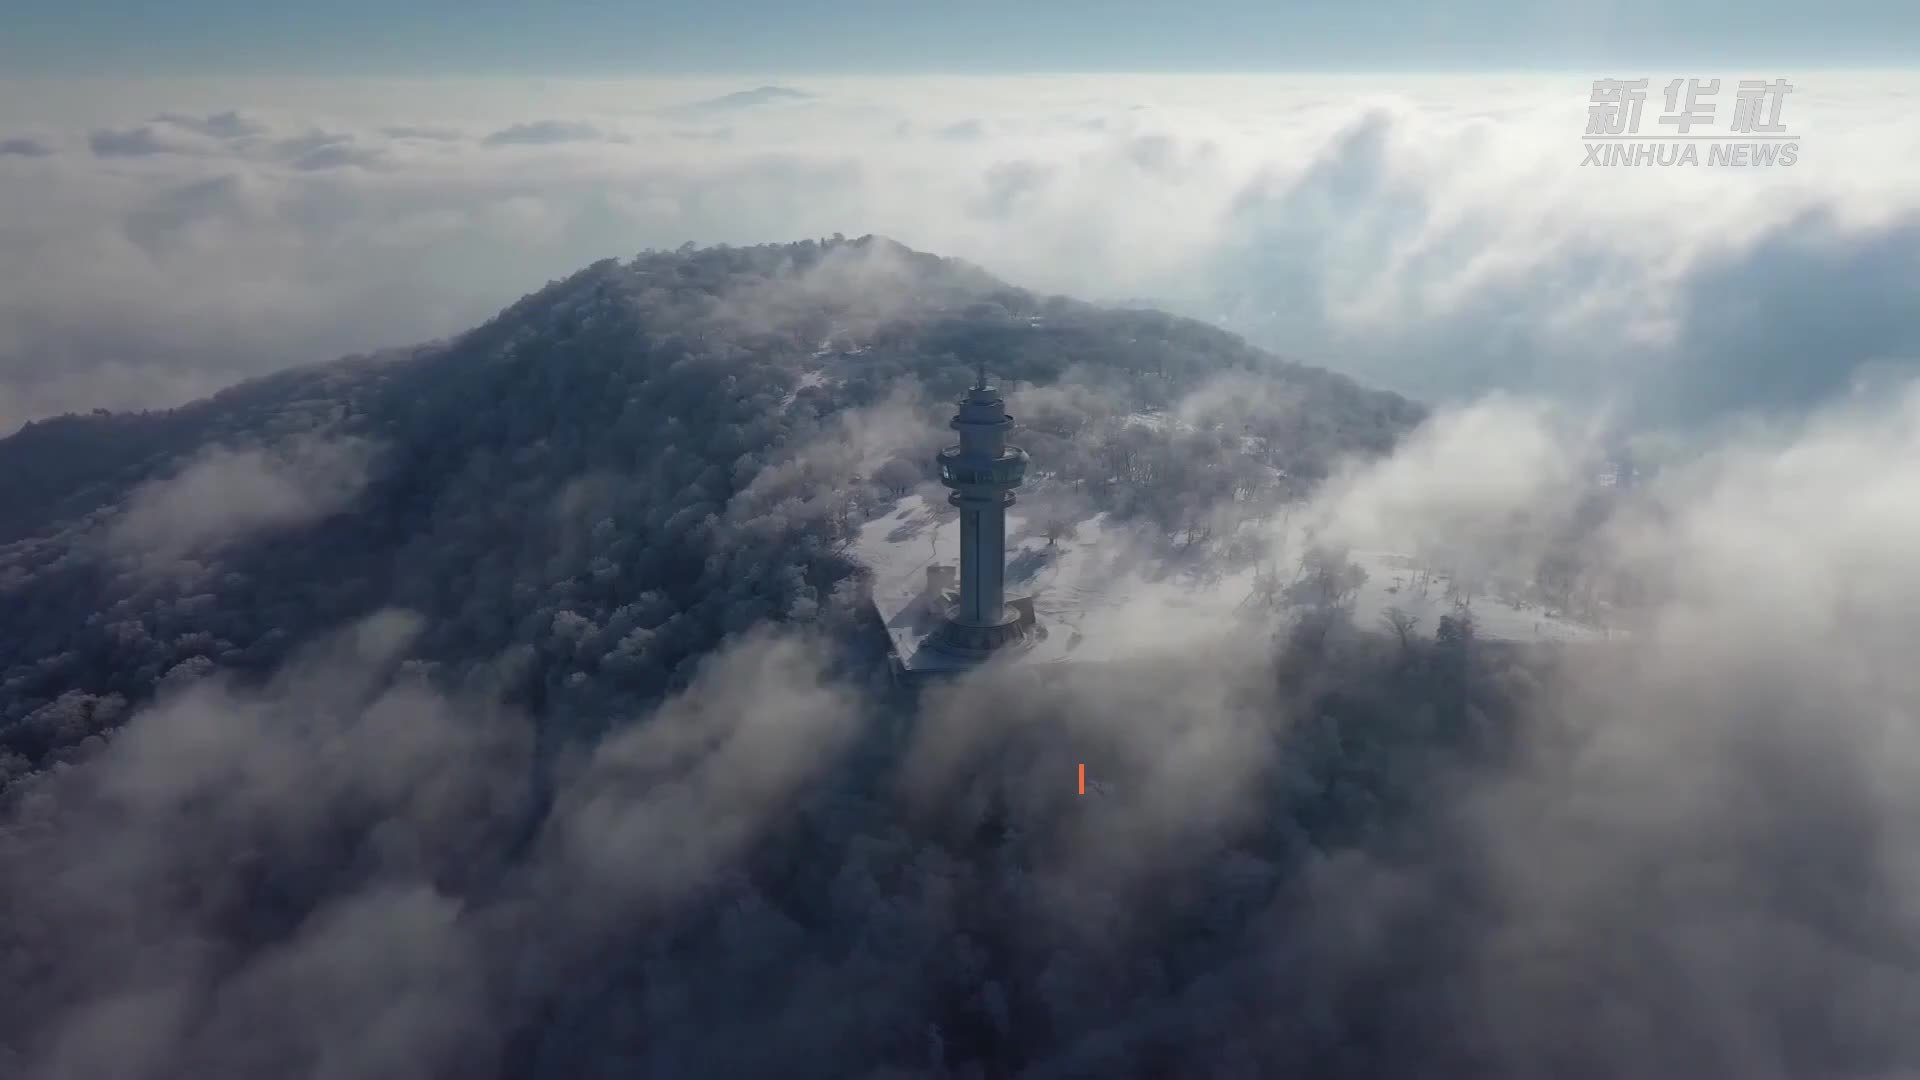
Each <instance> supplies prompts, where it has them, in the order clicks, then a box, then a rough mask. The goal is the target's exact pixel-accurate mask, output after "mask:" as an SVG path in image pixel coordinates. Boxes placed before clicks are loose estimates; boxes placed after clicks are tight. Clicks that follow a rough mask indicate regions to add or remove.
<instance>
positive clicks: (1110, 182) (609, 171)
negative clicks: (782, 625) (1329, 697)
mask: <svg viewBox="0 0 1920 1080" xmlns="http://www.w3.org/2000/svg"><path fill="white" fill-rule="evenodd" d="M1603 75H1613V76H1620V77H1636V76H1647V77H1650V78H1651V79H1652V80H1653V83H1654V87H1655V89H1654V93H1653V94H1652V96H1651V97H1650V99H1649V102H1648V105H1647V110H1646V116H1645V117H1644V130H1646V131H1648V132H1653V131H1655V130H1656V129H1658V128H1659V124H1658V122H1657V116H1658V114H1659V112H1660V102H1659V97H1660V95H1659V92H1658V91H1659V87H1660V85H1661V83H1662V82H1663V81H1664V80H1666V79H1668V78H1671V77H1681V76H1687V77H1694V76H1697V77H1701V78H1710V77H1719V78H1722V79H1723V80H1725V81H1724V83H1723V85H1724V86H1725V87H1726V90H1724V91H1723V93H1722V95H1721V97H1720V98H1719V100H1718V102H1717V104H1718V106H1719V109H1720V114H1721V122H1722V123H1724V120H1725V115H1726V113H1727V112H1728V110H1729V109H1730V107H1731V103H1730V101H1729V100H1728V95H1729V94H1730V93H1731V87H1732V85H1733V82H1734V81H1737V80H1739V79H1747V78H1761V79H1766V78H1773V77H1775V76H1781V77H1786V78H1788V79H1789V81H1790V82H1792V83H1793V84H1794V86H1795V90H1794V92H1793V93H1792V94H1791V95H1790V96H1789V97H1788V98H1787V100H1786V105H1785V108H1784V110H1783V112H1782V118H1783V122H1784V123H1785V124H1786V125H1787V127H1788V128H1789V130H1790V131H1792V132H1795V133H1797V134H1799V135H1800V136H1801V138H1802V140H1803V144H1802V146H1803V150H1804V152H1803V153H1802V154H1801V155H1800V158H1799V161H1798V163H1797V164H1795V165H1794V166H1792V167H1790V168H1785V167H1775V168H1767V169H1760V168H1750V169H1727V168H1707V167H1701V168H1677V169H1675V168H1644V169H1630V168H1627V169H1623V168H1584V167H1582V164H1581V154H1580V149H1581V148H1580V145H1579V143H1580V137H1581V134H1582V132H1583V131H1584V130H1585V124H1586V110H1587V108H1588V101H1587V98H1588V95H1589V90H1590V86H1591V81H1592V79H1594V78H1596V77H1600V76H1603ZM10 85H12V86H13V87H15V88H16V89H17V92H14V93H9V94H6V95H0V243H4V244H5V245H6V250H7V251H8V252H9V254H10V257H9V258H8V259H7V260H5V262H4V264H0V427H4V428H6V429H9V430H11V429H12V428H14V427H17V426H18V425H19V424H21V423H23V422H25V421H26V420H29V419H34V418H39V417H44V416H48V415H52V414H56V413H59V412H64V411H71V410H79V411H86V410H89V409H92V408H95V407H106V408H116V409H127V408H142V407H157V406H164V405H175V404H181V403H184V402H186V401H189V400H192V399H194V398H197V397H201V396H204V395H205V394H207V393H211V392H212V391H214V390H217V389H220V388H222V387H224V386H227V385H230V384H232V383H233V382H236V381H238V380H239V379H242V378H244V377H248V376H251V375H256V374H261V373H264V372H268V371H272V370H279V369H282V368H285V367H287V366H290V365H294V364H298V363H310V362H318V361H323V360H328V359H332V358H334V357H337V356H340V355H343V354H347V353H354V352H367V351H371V350H374V349H377V348H385V347H391V346H395V345H400V344H405V343H410V342H418V341H427V340H434V339H438V338H441V337H445V336H449V335H452V334H456V333H459V332H461V331H463V330H465V329H467V328H468V327H470V326H472V325H474V324H475V323H477V322H479V321H481V320H482V319H484V318H485V317H487V316H488V315H489V314H491V313H492V312H493V311H495V310H497V309H498V308H499V307H500V306H502V305H503V304H505V303H507V302H508V301H510V300H511V299H512V298H513V297H515V296H518V295H521V294H522V293H524V292H526V291H527V290H529V289H531V288H534V287H536V286H537V285H538V284H539V283H540V282H542V281H544V280H547V279H549V278H555V277H560V276H564V275H566V274H568V273H571V272H572V271H574V270H576V269H578V268H579V267H581V266H584V265H587V264H588V263H590V262H592V261H594V260H595V259H599V258H604V257H607V256H609V255H617V254H626V253H631V252H635V251H639V250H642V249H645V248H648V247H656V248H674V247H678V246H679V245H680V244H681V243H683V242H685V241H687V240H689V239H693V240H696V241H698V242H701V243H712V242H727V243H734V244H752V243H761V242H765V241H767V240H769V239H778V238H786V237H791V236H796V235H812V236H826V235H831V234H833V233H835V232H845V233H848V234H850V235H858V234H863V233H868V232H878V233H882V234H885V235H888V236H892V237H894V238H895V239H898V240H900V241H902V242H904V243H907V244H909V245H911V246H914V247H916V248H919V249H921V250H928V251H937V252H940V253H942V254H947V255H954V256H959V257H963V258H966V259H969V260H970V261H972V262H974V263H976V264H978V265H981V266H982V267H984V268H986V269H988V270H989V271H991V272H994V273H996V274H998V275H1000V276H1002V277H1003V278H1005V279H1006V280H1009V281H1012V282H1015V283H1017V284H1019V285H1022V286H1025V287H1029V288H1037V289H1041V290H1043V291H1049V292H1063V293H1067V294H1070V295H1075V296H1081V297H1085V298H1088V299H1092V300H1097V301H1113V300H1123V299H1144V300H1146V301H1148V302H1150V303H1151V304H1152V305H1153V306H1158V307H1162V308H1166V309H1169V310H1174V311H1177V312H1179V313H1182V314H1189V315H1194V316H1197V317H1199V318H1202V319H1205V320H1208V321H1213V322H1216V323H1218V324H1220V325H1223V326H1226V327H1228V328H1229V329H1233V330H1235V331H1237V332H1241V333H1244V334H1246V335H1248V336H1249V337H1250V338H1251V339H1253V340H1254V341H1255V342H1256V343H1257V344H1260V345H1262V346H1263V347H1267V348H1271V349H1273V350H1275V351H1277V352H1280V353H1281V354H1283V355H1288V356H1293V357H1298V358H1301V359H1303V360H1307V361H1311V362H1313V363H1316V364H1320V365H1323V366H1327V367H1331V368H1334V369H1337V370H1342V371H1345V372H1347V373H1350V374H1355V375H1358V376H1360V377H1363V378H1364V379H1366V380H1367V381H1368V382H1370V383H1372V384H1374V385H1379V386H1383V387H1387V388H1392V389H1395V390H1398V391H1400V392H1403V393H1407V394H1410V395H1413V396H1416V397H1419V398H1421V399H1423V400H1429V401H1466V400H1470V399H1472V398H1473V397H1474V396H1476V395H1478V394H1480V393H1483V392H1485V391H1487V390H1491V389H1507V390H1516V391H1522V392H1528V393H1541V394H1546V395H1549V396H1553V397H1557V398H1560V399H1562V400H1571V401H1575V402H1579V403H1583V404H1584V403H1587V402H1590V401H1592V400H1594V399H1596V398H1604V399H1607V400H1609V401H1611V402H1612V403H1613V404H1614V405H1615V406H1616V407H1617V408H1618V410H1619V414H1620V415H1621V416H1623V417H1631V418H1633V422H1634V423H1636V424H1644V425H1648V426H1668V425H1679V426H1689V425H1692V424H1694V423H1696V422H1699V421H1702V420H1718V419H1723V418H1725V417H1726V416H1728V415H1729V414H1731V413H1737V412H1741V411H1745V410H1748V409H1755V408H1757V409H1761V410H1764V411H1772V412H1785V413H1787V414H1789V415H1794V414H1800V413H1802V412H1804V411H1805V410H1806V409H1807V408H1809V407H1812V406H1814V405H1817V404H1818V403H1820V402H1822V401H1825V400H1828V399H1829V398H1831V397H1832V396H1833V395H1834V394H1836V393H1840V394H1844V393H1845V391H1846V389H1847V387H1848V384H1849V382H1850V380H1851V379H1853V377H1854V376H1855V375H1856V374H1860V373H1873V372H1878V371H1882V370H1893V371H1895V372H1902V371H1908V370H1910V365H1911V362H1912V360H1913V357H1914V356H1915V354H1916V341H1915V336H1916V327H1915V323H1914V316H1913V314H1912V309H1913V305H1912V304H1911V303H1909V302H1908V301H1909V298H1910V297H1911V296H1912V295H1913V294H1914V292H1915V290H1916V288H1917V287H1920V268H1916V266H1915V262H1914V260H1915V255H1914V252H1915V251H1916V250H1920V246H1917V245H1916V244H1915V243H1914V239H1915V229H1916V217H1915V215H1916V213H1920V202H1916V197H1915V195H1914V192H1915V191H1920V183H1917V182H1916V181H1920V134H1916V131H1915V128H1914V126H1913V125H1912V124H1911V123H1910V121H1909V119H1908V116H1907V113H1908V109H1907V105H1906V102H1908V101H1910V100H1911V96H1912V94H1913V93H1914V92H1915V85H1914V78H1913V76H1912V75H1911V73H1903V72H1890V73H1871V72H1857V71H1823V70H1818V69H1812V70H1805V71H1799V70H1778V71H1776V70H1771V69H1768V70H1760V69H1748V68H1739V69H1735V68H1727V69H1725V70H1715V71H1696V70H1685V71H1667V70H1646V71H1642V70H1638V69H1633V70H1620V71H1581V72H1569V73H1566V74H1561V75H1553V74H1536V75H1508V76H1498V75H1456V76H1445V77H1441V76H1413V75H1391V74H1356V75H1345V76H1342V75H1314V76H1278V75H1269V76H1258V75H1245V76H1234V75H1199V76H1180V77H1173V76H1143V75H1125V76H1097V77H1096V76H1046V77H1042V76H1006V77H1001V78H951V77H935V76H925V77H917V78H905V77H903V78H877V77H864V78H855V77H834V78H824V77H822V78H806V79H799V78H789V79H782V80H780V81H777V82H766V81H764V80H744V81H743V80H721V79H712V78H705V79H684V80H661V79H652V80H629V81H618V80H606V81H591V80H581V79H573V80H568V79H538V80H535V79H495V80H468V81H464V82H463V81H457V80H442V81H430V80H429V81H414V82H386V83H382V82H378V81H349V80H304V81H303V80H290V79H279V80H276V79H265V78H256V79H221V80H205V79H203V80H197V81H188V80H174V81H170V82H169V81H153V80H146V81H138V80H112V79H93V80H86V81H65V82H62V81H24V82H18V83H14V84H10ZM1660 130H1664V129H1660Z"/></svg>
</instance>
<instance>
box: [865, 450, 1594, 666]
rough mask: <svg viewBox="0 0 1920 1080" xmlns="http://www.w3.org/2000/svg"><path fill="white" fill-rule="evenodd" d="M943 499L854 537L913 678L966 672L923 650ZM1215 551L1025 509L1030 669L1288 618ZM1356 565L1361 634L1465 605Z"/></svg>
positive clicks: (1545, 636)
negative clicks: (1065, 523) (1397, 618)
mask: <svg viewBox="0 0 1920 1080" xmlns="http://www.w3.org/2000/svg"><path fill="white" fill-rule="evenodd" d="M943 494H944V493H943V492H939V491H938V489H933V488H929V489H927V491H926V493H924V494H914V495H909V496H906V497H905V498H902V499H900V500H899V501H898V502H897V503H896V504H895V505H894V506H893V508H892V509H890V510H888V511H886V512H885V513H882V514H880V515H879V516H877V517H875V518H873V519H872V520H870V521H868V522H867V523H866V524H865V525H864V526H863V527H862V529H861V533H860V537H859V539H858V540H857V541H856V555H857V557H858V558H859V559H860V560H861V561H862V562H863V563H864V564H865V565H866V566H867V567H868V569H869V570H871V571H872V574H873V600H874V605H875V606H876V608H878V610H879V613H880V617H881V620H882V621H883V622H884V623H885V624H886V626H887V632H888V634H889V635H890V636H891V637H892V638H893V642H894V651H895V654H896V655H897V656H899V657H900V658H901V660H902V662H903V664H904V665H905V666H906V667H907V668H908V669H909V670H913V671H920V670H929V669H943V668H949V667H956V666H964V665H962V664H956V663H955V662H953V661H951V660H950V659H949V658H946V657H943V656H940V655H938V654H935V653H932V652H930V651H922V650H921V648H920V642H921V639H922V638H923V637H924V636H925V634H926V633H927V632H929V631H930V630H931V629H932V626H933V623H932V620H931V618H930V617H929V616H928V615H927V614H926V613H925V612H924V611H923V605H922V604H921V603H920V600H921V595H922V592H923V590H924V587H925V584H926V580H927V568H928V566H930V565H934V564H943V565H947V566H955V565H957V564H958V563H959V557H960V536H959V524H958V520H957V517H956V516H955V513H954V512H953V511H952V510H951V509H949V508H948V507H947V506H946V505H945V500H944V498H942V497H941V496H942V495H943ZM1213 550H1214V549H1212V548H1210V547H1208V546H1206V545H1199V546H1196V547H1194V548H1189V549H1183V548H1181V547H1180V546H1179V545H1178V544H1175V545H1173V547H1172V550H1171V551H1169V549H1168V547H1167V545H1166V544H1164V543H1162V542H1155V541H1154V540H1153V538H1151V537H1150V536H1148V535H1147V534H1146V533H1144V532H1143V531H1140V530H1136V529H1134V528H1132V527H1130V526H1127V525H1124V524H1121V523H1115V522H1111V521H1109V520H1108V518H1107V516H1106V515H1104V514H1101V515H1097V516H1095V517H1092V518H1089V519H1087V520H1084V521H1082V522H1080V523H1079V524H1078V525H1077V526H1075V527H1074V529H1073V531H1072V532H1071V533H1070V534H1069V535H1066V536H1061V537H1057V538H1056V541H1055V543H1054V544H1053V545H1052V546H1049V544H1048V543H1047V539H1046V537H1045V536H1043V535H1041V534H1040V532H1039V531H1038V529H1037V528H1036V527H1035V525H1034V524H1033V522H1032V521H1031V520H1030V517H1029V508H1028V506H1027V504H1026V503H1025V502H1024V501H1023V502H1022V503H1016V504H1015V505H1014V507H1013V508H1012V509H1011V510H1010V511H1009V512H1008V514H1007V595H1008V596H1010V597H1012V596H1032V597H1033V598H1034V612H1035V614H1036V615H1037V616H1038V617H1039V621H1040V624H1041V626H1042V627H1044V628H1045V630H1046V637H1045V639H1044V640H1042V641H1040V642H1038V643H1036V644H1035V645H1034V646H1033V647H1032V648H1031V649H1029V650H1027V651H1026V652H1025V653H1024V654H1022V657H1021V659H1022V660H1023V662H1026V663H1054V662H1060V661H1066V660H1089V661H1093V660H1114V659H1119V658H1122V657H1126V656H1133V655H1142V654H1146V653H1151V652H1154V651H1156V650H1160V649H1165V648H1168V647H1170V646H1185V645H1190V644H1191V643H1193V642H1194V641H1196V640H1204V639H1207V638H1210V637H1214V636H1218V635H1228V636H1244V635H1245V634H1246V633H1248V632H1250V631H1253V630H1257V629H1260V628H1262V627H1271V625H1272V624H1273V622H1274V620H1276V619H1277V618H1278V615H1277V613H1276V612H1274V611H1272V610H1271V609H1270V608H1267V607H1265V606H1264V605H1262V604H1260V603H1258V602H1257V601H1256V600H1255V599H1254V598H1255V594H1256V591H1257V590H1256V579H1257V578H1258V577H1259V575H1260V572H1261V565H1260V564H1257V563H1254V562H1247V563H1245V564H1243V565H1227V560H1225V559H1223V558H1221V557H1219V556H1218V555H1216V554H1213ZM1349 557H1350V558H1351V559H1352V560H1353V561H1354V562H1355V563H1357V564H1358V565H1359V566H1360V567H1361V568H1362V569H1364V570H1365V571H1366V573H1367V580H1366V583H1365V584H1364V585H1363V586H1362V587H1361V588H1360V590H1359V592H1358V594H1357V595H1356V597H1355V599H1354V601H1353V615H1354V619H1355V621H1356V622H1358V623H1359V624H1360V625H1363V626H1379V625H1381V619H1382V616H1383V615H1384V614H1385V612H1386V611H1387V610H1388V609H1389V608H1399V609H1401V610H1402V611H1405V612H1407V613H1408V614H1410V615H1412V616H1414V618H1415V619H1416V620H1417V623H1416V629H1417V631H1418V632H1420V633H1424V634H1431V633H1432V632H1433V628H1434V626H1435V624H1436V623H1437V622H1438V620H1439V618H1440V616H1442V615H1444V614H1447V613H1448V612H1450V611H1452V610H1453V609H1454V602H1453V601H1452V600H1451V599H1449V598H1448V596H1447V581H1446V578H1445V577H1444V576H1442V575H1440V574H1434V575H1432V577H1431V578H1430V579H1429V580H1425V581H1423V580H1422V578H1421V575H1420V573H1419V569H1418V567H1417V566H1416V565H1415V563H1414V560H1412V559H1410V558H1408V557H1406V556H1404V555H1400V554H1398V553H1395V552H1391V551H1360V552H1352V553H1350V554H1349ZM1266 566H1267V568H1268V569H1269V570H1270V571H1278V573H1279V575H1280V578H1281V581H1282V583H1283V584H1284V583H1286V582H1287V581H1290V580H1291V579H1292V577H1293V571H1294V566H1293V564H1291V563H1285V564H1279V563H1278V561H1277V560H1276V562H1274V563H1268V564H1266ZM1471 611H1472V614H1473V618H1474V628H1475V632H1476V634H1478V635H1479V636H1480V637H1482V638H1488V639H1496V640H1508V641H1536V640H1537V641H1550V640H1557V641H1574V640H1591V639H1595V638H1602V637H1605V636H1606V635H1605V631H1603V630H1601V629H1599V628H1596V627H1593V626H1589V625H1586V624H1584V623H1580V622H1576V621H1573V620H1570V619H1567V618H1563V617H1560V616H1558V615H1555V614H1552V613H1549V612H1546V611H1543V610H1542V609H1540V608H1539V607H1537V606H1534V605H1530V604H1526V603H1524V602H1513V601H1509V600H1506V599H1502V598H1500V597H1498V596H1494V595H1476V596H1474V597H1473V598H1472V605H1471Z"/></svg>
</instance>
